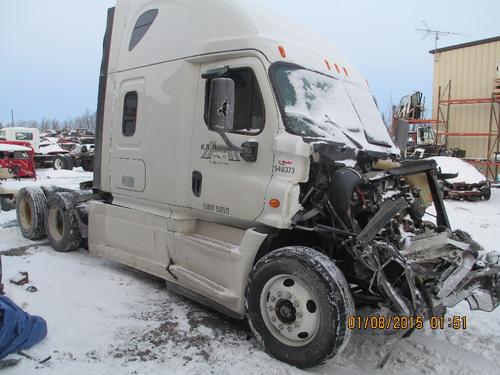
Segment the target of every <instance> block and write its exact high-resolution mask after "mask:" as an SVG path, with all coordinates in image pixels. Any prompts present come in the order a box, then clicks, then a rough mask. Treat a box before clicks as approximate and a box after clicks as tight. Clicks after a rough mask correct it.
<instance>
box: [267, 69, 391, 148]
mask: <svg viewBox="0 0 500 375" xmlns="http://www.w3.org/2000/svg"><path fill="white" fill-rule="evenodd" d="M276 80H277V83H278V87H279V90H280V94H281V95H280V96H281V99H282V101H283V106H284V110H285V113H286V114H287V115H288V117H287V124H288V127H289V128H290V129H289V130H291V131H292V132H294V133H296V134H300V135H304V136H311V137H321V138H325V139H330V140H333V141H336V142H341V143H345V144H346V145H349V146H351V147H354V148H358V149H368V150H376V151H385V152H387V151H391V152H397V150H396V151H395V147H394V144H393V143H392V141H391V139H390V137H389V134H388V132H387V129H386V128H385V125H384V123H383V122H382V119H381V117H380V114H379V112H378V109H377V106H376V104H375V101H374V99H373V97H372V96H371V94H370V93H369V92H368V91H367V90H365V89H362V88H360V87H357V86H355V85H353V84H351V83H348V82H343V81H341V80H338V79H335V78H332V77H328V76H325V75H322V74H319V73H316V72H313V71H310V70H305V69H290V68H285V69H279V70H277V71H276ZM388 148H389V149H388Z"/></svg>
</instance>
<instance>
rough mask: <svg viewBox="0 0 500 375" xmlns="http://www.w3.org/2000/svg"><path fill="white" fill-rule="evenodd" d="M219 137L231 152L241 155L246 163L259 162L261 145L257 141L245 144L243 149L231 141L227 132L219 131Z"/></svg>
mask: <svg viewBox="0 0 500 375" xmlns="http://www.w3.org/2000/svg"><path fill="white" fill-rule="evenodd" d="M217 133H219V135H220V136H221V137H222V140H223V141H224V143H225V144H226V146H227V147H228V148H229V149H230V150H231V151H236V152H238V153H239V154H240V156H241V158H242V159H243V160H244V161H246V162H250V163H253V162H256V161H257V154H258V151H259V143H258V142H255V141H248V142H243V143H242V144H241V147H238V146H236V145H235V144H234V143H233V142H231V140H230V139H229V138H228V136H227V135H226V133H225V132H223V131H217Z"/></svg>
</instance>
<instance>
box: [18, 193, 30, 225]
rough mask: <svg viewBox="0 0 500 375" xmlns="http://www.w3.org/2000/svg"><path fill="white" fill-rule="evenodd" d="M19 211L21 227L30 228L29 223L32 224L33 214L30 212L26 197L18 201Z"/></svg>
mask: <svg viewBox="0 0 500 375" xmlns="http://www.w3.org/2000/svg"><path fill="white" fill-rule="evenodd" d="M20 205H21V207H20V212H21V215H20V216H21V225H22V226H23V228H26V229H28V228H30V227H31V224H33V215H32V213H31V207H30V204H29V202H28V200H27V199H22V200H21V203H20Z"/></svg>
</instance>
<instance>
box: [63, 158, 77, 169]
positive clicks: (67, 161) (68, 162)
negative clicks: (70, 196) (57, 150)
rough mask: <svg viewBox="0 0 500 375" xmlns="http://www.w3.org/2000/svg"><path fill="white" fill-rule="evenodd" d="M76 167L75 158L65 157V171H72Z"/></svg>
mask: <svg viewBox="0 0 500 375" xmlns="http://www.w3.org/2000/svg"><path fill="white" fill-rule="evenodd" d="M74 166H75V162H74V160H73V157H72V156H71V155H64V169H67V170H68V171H72V170H73V167H74Z"/></svg>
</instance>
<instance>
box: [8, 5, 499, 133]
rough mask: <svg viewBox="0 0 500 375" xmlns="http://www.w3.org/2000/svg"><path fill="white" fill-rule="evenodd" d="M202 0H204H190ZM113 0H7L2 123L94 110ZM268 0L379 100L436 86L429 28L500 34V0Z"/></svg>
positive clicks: (465, 35)
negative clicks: (349, 66) (347, 65)
mask: <svg viewBox="0 0 500 375" xmlns="http://www.w3.org/2000/svg"><path fill="white" fill-rule="evenodd" d="M193 1H201V0H193ZM114 3H115V0H85V1H68V0H44V1H41V0H0V51H1V52H0V98H1V100H0V122H4V123H5V122H9V121H10V110H11V108H12V109H14V112H15V117H16V119H19V120H31V119H39V120H40V119H41V118H42V117H46V118H57V119H59V120H64V119H66V118H69V117H73V116H76V115H79V114H81V113H82V112H83V111H85V110H86V109H91V110H94V109H95V107H96V101H97V83H98V74H99V65H100V59H101V52H102V36H103V33H104V28H105V22H106V9H107V8H108V7H110V6H113V5H114ZM266 4H267V6H268V7H270V8H273V9H274V10H276V11H278V12H280V13H281V14H284V15H287V16H288V17H289V18H291V19H293V20H294V21H295V22H298V23H300V24H303V25H305V26H307V27H309V28H311V29H313V30H315V31H316V32H318V33H320V34H322V35H323V36H324V37H326V38H327V39H329V40H331V41H332V43H334V44H335V45H336V46H337V47H338V48H339V49H340V50H341V51H342V52H343V54H344V55H346V56H347V57H348V58H349V60H350V61H351V62H352V63H353V64H354V65H356V66H357V67H358V68H359V69H360V70H361V71H362V72H363V73H364V74H365V76H366V77H367V78H368V80H369V82H370V85H371V88H372V91H373V92H374V94H375V95H376V96H377V99H378V101H379V104H380V107H381V109H383V110H384V109H386V108H387V106H388V105H389V103H390V102H391V100H392V102H394V103H396V102H399V99H400V97H401V96H403V95H405V94H407V93H409V92H411V91H413V90H420V91H423V92H424V94H425V95H426V96H427V102H428V103H429V104H430V103H431V95H432V56H431V55H430V54H429V53H428V51H429V50H431V49H433V47H434V41H433V39H432V38H427V39H422V35H421V34H420V33H418V32H417V31H415V30H414V29H415V28H416V27H422V23H421V21H422V20H425V21H426V22H427V23H428V24H429V25H430V26H431V27H433V28H436V29H440V30H448V31H455V32H459V33H461V34H462V35H459V36H450V37H443V38H442V39H441V40H440V41H439V46H441V47H443V46H446V45H451V44H457V43H461V42H466V41H472V40H477V39H483V38H488V37H492V36H496V35H499V34H500V22H499V20H498V16H499V14H500V1H498V0H476V1H474V2H471V1H465V0H455V1H451V0H442V1H431V0H419V1H412V2H410V1H401V0H379V1H373V0H372V1H369V0H365V1H361V0H309V1H303V0H268V1H267V2H266Z"/></svg>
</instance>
